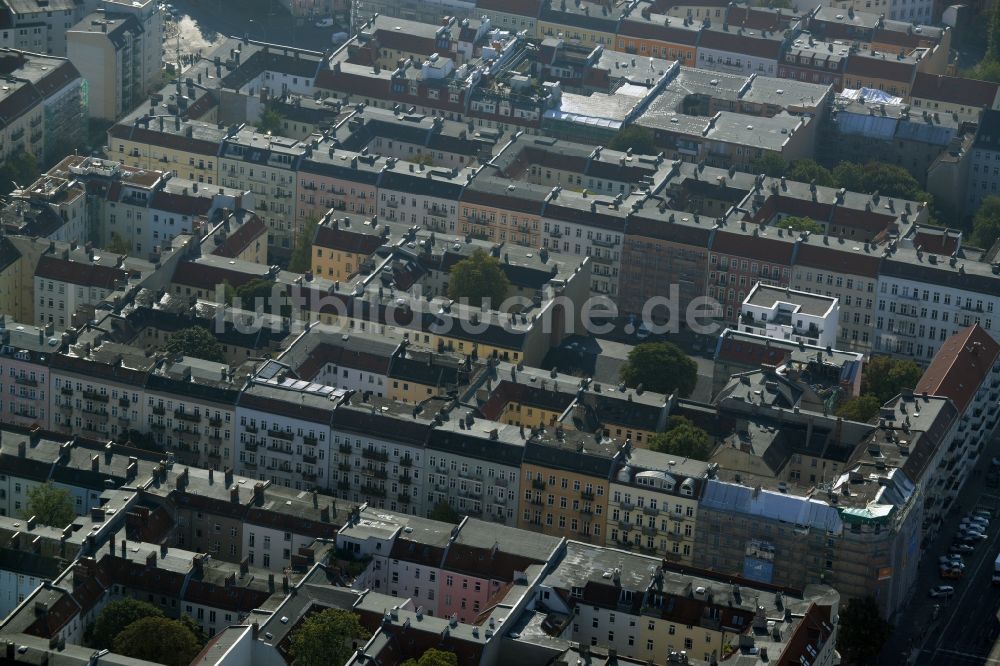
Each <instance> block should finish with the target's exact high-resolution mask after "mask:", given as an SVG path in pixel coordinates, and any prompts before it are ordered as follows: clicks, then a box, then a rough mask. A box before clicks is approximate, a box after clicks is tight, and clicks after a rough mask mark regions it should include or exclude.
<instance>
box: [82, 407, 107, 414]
mask: <svg viewBox="0 0 1000 666" xmlns="http://www.w3.org/2000/svg"><path fill="white" fill-rule="evenodd" d="M83 413H84V414H97V415H98V416H107V415H108V410H107V409H105V408H104V407H92V406H90V405H88V406H86V407H84V408H83Z"/></svg>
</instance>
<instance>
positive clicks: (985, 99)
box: [910, 72, 1000, 108]
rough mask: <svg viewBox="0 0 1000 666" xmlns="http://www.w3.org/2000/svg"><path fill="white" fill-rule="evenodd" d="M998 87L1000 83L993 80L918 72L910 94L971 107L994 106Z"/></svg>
mask: <svg viewBox="0 0 1000 666" xmlns="http://www.w3.org/2000/svg"><path fill="white" fill-rule="evenodd" d="M997 88H1000V84H996V83H993V82H991V81H977V80H976V79H966V78H961V77H957V76H944V75H941V74H928V73H926V72H917V75H916V76H915V77H914V78H913V87H912V88H911V89H910V96H911V97H921V98H923V99H937V100H941V101H943V102H949V103H952V104H963V105H965V106H969V107H980V108H981V107H987V108H992V106H993V102H994V101H995V100H996V98H997Z"/></svg>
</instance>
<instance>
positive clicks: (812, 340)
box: [740, 282, 840, 347]
mask: <svg viewBox="0 0 1000 666" xmlns="http://www.w3.org/2000/svg"><path fill="white" fill-rule="evenodd" d="M839 324H840V303H839V301H838V300H837V299H836V298H832V297H829V296H821V295H819V294H811V293H809V292H805V291H793V290H791V289H789V288H787V287H786V288H785V289H780V288H777V287H772V286H770V285H766V284H761V283H759V282H758V283H757V284H755V285H754V286H753V287H752V288H751V289H750V293H749V294H747V297H746V299H745V300H744V301H743V305H742V307H741V308H740V330H742V331H744V332H745V333H756V334H758V335H763V336H764V337H767V338H777V339H779V340H794V341H796V342H803V343H806V344H809V345H813V346H818V347H831V346H833V344H834V343H835V342H837V340H838V339H839V337H840V336H839V335H838V327H839Z"/></svg>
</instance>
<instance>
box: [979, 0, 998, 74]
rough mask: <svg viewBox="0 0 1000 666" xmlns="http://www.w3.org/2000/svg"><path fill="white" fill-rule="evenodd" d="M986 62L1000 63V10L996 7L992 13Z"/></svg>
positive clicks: (987, 40) (987, 39)
mask: <svg viewBox="0 0 1000 666" xmlns="http://www.w3.org/2000/svg"><path fill="white" fill-rule="evenodd" d="M983 61H984V62H990V63H1000V10H998V9H997V8H996V7H994V8H993V11H991V12H990V28H989V32H988V33H987V36H986V54H985V55H984V56H983Z"/></svg>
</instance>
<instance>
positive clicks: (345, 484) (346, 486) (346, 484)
mask: <svg viewBox="0 0 1000 666" xmlns="http://www.w3.org/2000/svg"><path fill="white" fill-rule="evenodd" d="M350 489H351V482H350V481H348V480H347V479H342V480H340V481H337V490H350Z"/></svg>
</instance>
